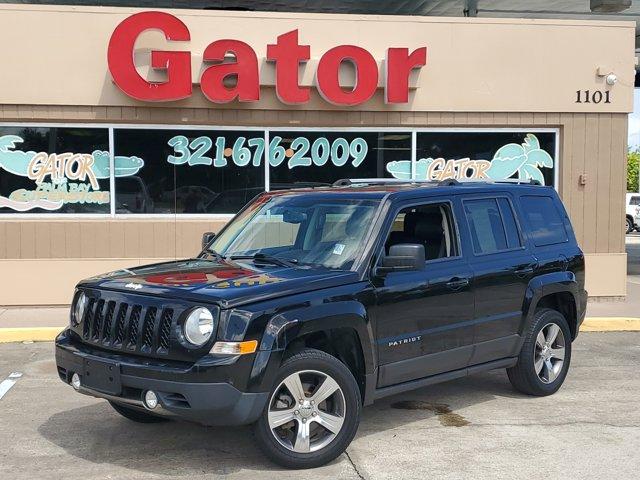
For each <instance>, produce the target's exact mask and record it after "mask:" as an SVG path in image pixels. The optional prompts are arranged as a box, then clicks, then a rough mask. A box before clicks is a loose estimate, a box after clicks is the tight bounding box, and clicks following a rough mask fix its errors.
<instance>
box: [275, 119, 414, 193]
mask: <svg viewBox="0 0 640 480" xmlns="http://www.w3.org/2000/svg"><path fill="white" fill-rule="evenodd" d="M268 153H269V165H270V174H269V177H270V180H271V184H270V188H271V190H279V189H285V188H293V187H300V186H314V185H331V184H332V183H333V182H335V181H336V180H339V179H341V178H376V177H392V174H391V173H390V172H389V171H388V170H387V169H386V168H385V167H386V165H387V164H388V163H389V162H394V161H395V162H397V161H402V160H405V161H409V162H411V133H410V132H401V133H397V132H360V131H355V132H354V131H351V132H348V131H344V132H327V131H317V132H304V131H287V132H282V131H274V130H272V131H270V141H269V152H268ZM410 173H411V172H410V171H409V174H410Z"/></svg>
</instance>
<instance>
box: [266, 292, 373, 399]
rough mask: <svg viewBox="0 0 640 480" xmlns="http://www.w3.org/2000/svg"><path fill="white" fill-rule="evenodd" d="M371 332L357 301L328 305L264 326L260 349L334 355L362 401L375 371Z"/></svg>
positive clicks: (287, 314)
mask: <svg viewBox="0 0 640 480" xmlns="http://www.w3.org/2000/svg"><path fill="white" fill-rule="evenodd" d="M372 338H373V333H372V331H371V324H370V322H369V321H368V317H367V314H366V309H365V308H364V306H363V305H362V304H361V303H359V302H356V301H344V302H335V303H334V302H331V303H326V304H321V305H315V306H313V305H312V306H308V307H306V308H301V309H296V310H290V311H287V312H281V313H279V314H278V315H275V316H274V317H272V318H271V320H270V321H269V324H268V325H267V328H266V331H265V335H264V337H263V339H262V342H261V344H260V350H279V351H282V352H283V355H282V357H281V358H282V359H284V358H286V356H287V355H288V354H290V353H291V352H292V351H297V350H300V349H303V348H315V349H317V350H321V351H323V352H325V353H328V354H330V355H333V356H335V357H336V358H338V360H340V361H341V362H342V363H344V364H345V365H346V366H347V367H348V368H349V370H350V371H351V372H352V374H353V375H354V377H355V378H356V381H357V383H358V385H359V387H360V393H361V395H362V398H363V401H364V400H365V396H367V397H368V395H366V393H365V392H368V391H369V389H370V385H368V384H369V383H370V382H371V379H372V378H373V377H374V371H375V364H376V363H375V361H376V360H375V358H374V356H375V349H374V348H373V345H372V343H371V339H372Z"/></svg>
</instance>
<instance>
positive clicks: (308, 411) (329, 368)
mask: <svg viewBox="0 0 640 480" xmlns="http://www.w3.org/2000/svg"><path fill="white" fill-rule="evenodd" d="M329 392H331V393H329ZM361 409H362V400H361V397H360V389H359V387H358V384H357V383H356V380H355V378H354V377H353V375H352V374H351V371H350V370H349V369H348V368H347V367H346V366H345V365H344V364H343V363H342V362H340V361H339V360H338V359H337V358H335V357H333V356H331V355H329V354H327V353H325V352H322V351H320V350H313V349H305V350H302V351H300V352H298V353H295V354H294V355H292V356H290V357H289V358H287V359H286V360H285V361H284V362H283V363H282V365H281V367H280V369H279V371H278V374H277V376H276V379H275V381H274V386H273V388H272V390H271V394H270V396H269V401H268V402H267V405H266V406H265V409H264V412H263V413H262V416H261V417H260V418H259V419H258V421H257V422H256V424H255V426H254V429H255V438H256V441H257V443H258V445H259V446H260V448H261V449H262V451H263V452H264V453H265V454H266V455H267V456H268V457H269V458H270V459H271V460H272V461H274V462H275V463H277V464H279V465H282V466H283V467H286V468H314V467H319V466H321V465H324V464H326V463H328V462H330V461H331V460H333V459H335V458H336V457H337V456H338V455H340V454H342V452H344V451H345V450H346V448H347V446H348V445H349V444H350V443H351V440H353V437H354V436H355V434H356V431H357V429H358V424H359V422H360V410H361Z"/></svg>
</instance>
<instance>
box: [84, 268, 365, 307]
mask: <svg viewBox="0 0 640 480" xmlns="http://www.w3.org/2000/svg"><path fill="white" fill-rule="evenodd" d="M357 280H358V274H357V273H356V272H352V271H344V270H330V269H326V268H316V267H307V266H299V267H278V266H271V265H263V264H260V265H256V264H255V263H254V262H253V261H252V260H246V261H245V260H242V261H240V260H238V261H227V260H207V259H189V260H181V261H175V262H164V263H156V264H153V265H145V266H141V267H135V268H130V269H123V270H116V271H114V272H110V273H106V274H103V275H98V276H96V277H91V278H88V279H86V280H83V281H82V282H80V284H79V286H81V287H87V288H100V289H108V290H117V291H121V292H129V293H136V294H143V295H144V294H146V295H156V296H161V297H168V298H179V299H180V298H183V299H186V300H191V301H203V302H215V303H218V304H220V306H222V307H223V308H228V307H235V306H238V305H242V304H246V303H253V302H256V301H262V300H267V299H271V298H276V297H280V296H284V295H292V294H297V293H303V292H308V291H312V290H317V289H322V288H329V287H335V286H340V285H345V284H348V283H353V282H356V281H357Z"/></svg>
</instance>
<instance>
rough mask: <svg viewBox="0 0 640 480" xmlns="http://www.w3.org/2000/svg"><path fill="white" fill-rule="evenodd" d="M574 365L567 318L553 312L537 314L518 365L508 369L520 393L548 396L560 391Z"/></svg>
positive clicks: (527, 335)
mask: <svg viewBox="0 0 640 480" xmlns="http://www.w3.org/2000/svg"><path fill="white" fill-rule="evenodd" d="M570 363H571V331H570V330H569V325H568V323H567V320H566V319H565V318H564V316H563V315H562V314H561V313H560V312H558V311H556V310H552V309H550V308H541V309H539V310H537V311H536V312H535V315H534V317H533V321H532V322H531V325H530V326H529V329H528V330H527V333H526V334H525V340H524V344H523V345H522V350H520V355H519V356H518V363H516V365H515V366H514V367H511V368H508V369H507V376H508V377H509V380H510V381H511V384H512V385H513V386H514V387H515V389H516V390H519V391H520V392H522V393H526V394H527V395H535V396H546V395H551V394H553V393H555V392H557V391H558V389H559V388H560V387H561V386H562V383H563V382H564V379H565V378H566V376H567V371H568V369H569V364H570Z"/></svg>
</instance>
